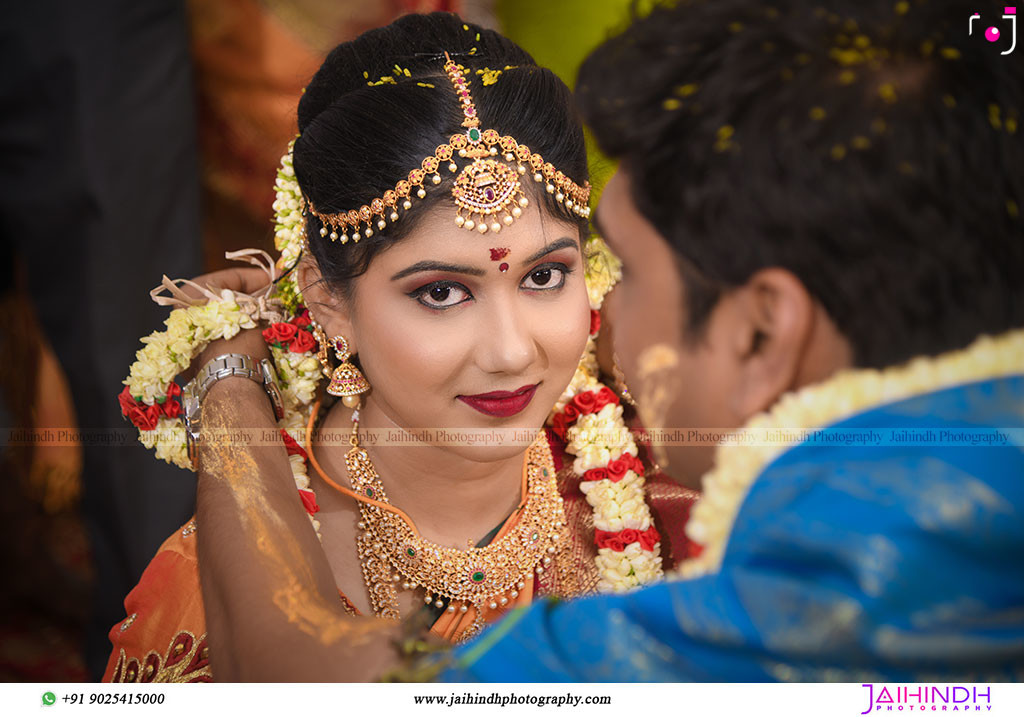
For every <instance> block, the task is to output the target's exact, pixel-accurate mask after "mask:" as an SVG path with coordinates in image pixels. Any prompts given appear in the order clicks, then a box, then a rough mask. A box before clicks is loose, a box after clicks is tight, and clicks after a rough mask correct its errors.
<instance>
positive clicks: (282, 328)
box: [263, 323, 299, 346]
mask: <svg viewBox="0 0 1024 717" xmlns="http://www.w3.org/2000/svg"><path fill="white" fill-rule="evenodd" d="M298 330H299V328H298V327H297V326H294V325H293V324H284V323H281V324H271V325H270V327H269V328H266V329H264V330H263V340H264V341H266V342H267V343H268V344H280V345H282V346H283V345H284V344H286V343H288V342H289V341H291V340H292V339H294V338H295V334H296V333H297V332H298Z"/></svg>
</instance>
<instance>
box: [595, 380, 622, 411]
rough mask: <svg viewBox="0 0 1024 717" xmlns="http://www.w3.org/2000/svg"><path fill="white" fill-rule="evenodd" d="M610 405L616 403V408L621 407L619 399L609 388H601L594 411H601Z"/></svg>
mask: <svg viewBox="0 0 1024 717" xmlns="http://www.w3.org/2000/svg"><path fill="white" fill-rule="evenodd" d="M609 403H614V404H615V405H616V406H617V405H619V397H618V396H616V395H615V392H614V391H612V390H611V389H610V388H608V387H607V386H601V388H600V389H598V391H597V403H596V404H595V407H594V411H595V412H596V411H600V410H601V409H602V408H604V407H605V406H607V405H608V404H609Z"/></svg>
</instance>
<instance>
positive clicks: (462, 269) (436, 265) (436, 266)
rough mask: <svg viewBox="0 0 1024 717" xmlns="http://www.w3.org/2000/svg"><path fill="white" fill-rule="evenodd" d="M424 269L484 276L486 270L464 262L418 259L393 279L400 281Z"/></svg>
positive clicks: (392, 279)
mask: <svg viewBox="0 0 1024 717" xmlns="http://www.w3.org/2000/svg"><path fill="white" fill-rule="evenodd" d="M424 271H443V272H446V273H450V274H468V275H469V276H483V275H484V274H485V273H486V272H485V271H484V270H483V269H480V268H478V267H475V266H465V265H463V264H445V263H443V262H440V261H430V260H424V261H418V262H416V263H415V264H413V265H412V266H409V267H406V268H405V269H402V270H401V271H400V272H398V273H397V274H395V275H394V276H392V277H391V281H398V280H399V279H404V278H405V277H407V276H410V275H412V274H419V273H420V272H424Z"/></svg>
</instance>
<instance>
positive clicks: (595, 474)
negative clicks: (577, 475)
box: [583, 468, 610, 480]
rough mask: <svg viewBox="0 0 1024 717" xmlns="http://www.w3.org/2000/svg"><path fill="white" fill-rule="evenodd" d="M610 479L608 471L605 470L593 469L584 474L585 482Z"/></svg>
mask: <svg viewBox="0 0 1024 717" xmlns="http://www.w3.org/2000/svg"><path fill="white" fill-rule="evenodd" d="M609 477H610V476H609V475H608V471H607V470H605V469H604V468H591V469H590V470H589V471H587V472H586V473H584V474H583V480H605V479H606V478H609Z"/></svg>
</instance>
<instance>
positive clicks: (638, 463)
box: [622, 453, 644, 476]
mask: <svg viewBox="0 0 1024 717" xmlns="http://www.w3.org/2000/svg"><path fill="white" fill-rule="evenodd" d="M626 456H629V467H630V469H631V470H632V471H633V472H634V473H636V474H637V475H638V476H643V474H644V462H643V461H642V460H640V459H639V458H637V457H636V456H634V455H632V454H630V453H626V454H625V455H623V456H622V457H623V458H625V457H626Z"/></svg>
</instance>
